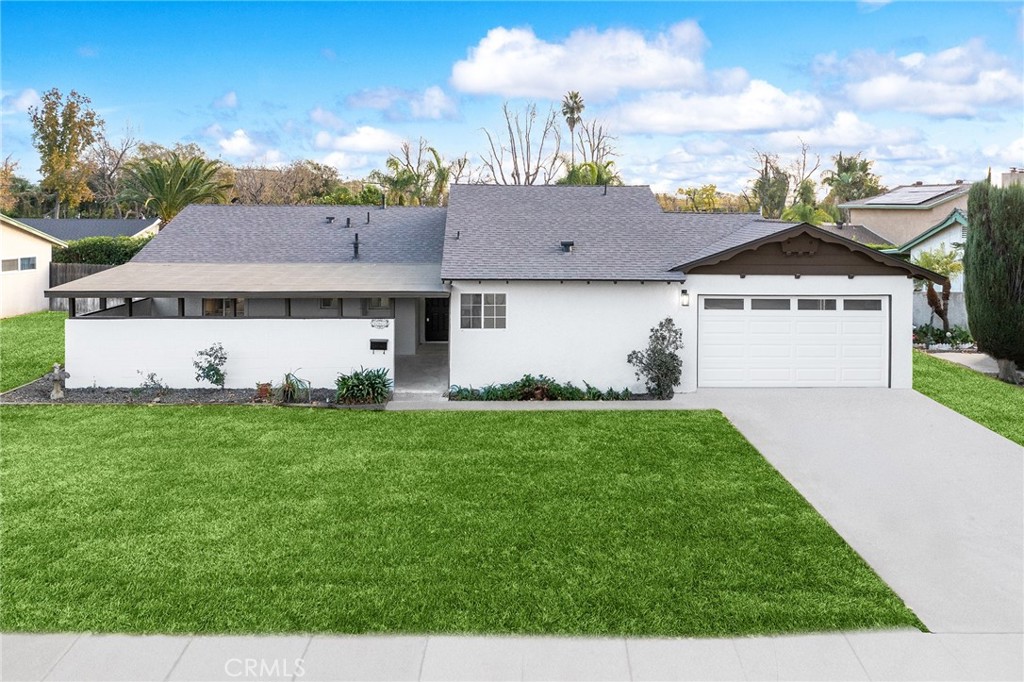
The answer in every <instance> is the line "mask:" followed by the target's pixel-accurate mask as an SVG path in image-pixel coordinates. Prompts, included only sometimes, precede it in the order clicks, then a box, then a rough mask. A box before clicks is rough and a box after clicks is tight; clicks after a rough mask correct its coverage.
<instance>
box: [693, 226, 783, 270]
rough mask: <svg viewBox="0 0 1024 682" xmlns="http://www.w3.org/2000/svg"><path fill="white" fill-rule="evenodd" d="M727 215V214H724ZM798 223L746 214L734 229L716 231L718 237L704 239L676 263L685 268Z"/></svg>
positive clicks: (708, 233) (695, 241) (695, 240)
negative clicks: (744, 220) (711, 239)
mask: <svg viewBox="0 0 1024 682" xmlns="http://www.w3.org/2000/svg"><path fill="white" fill-rule="evenodd" d="M726 215H728V214H726ZM796 225H799V223H787V222H783V221H780V220H765V219H763V218H761V217H759V216H749V215H748V216H747V217H746V222H745V223H743V224H738V225H736V226H735V227H734V229H730V230H728V231H722V232H719V233H718V239H715V240H713V241H710V242H709V241H708V240H707V239H706V238H705V240H704V242H703V243H704V246H702V247H700V248H697V249H695V250H693V251H691V252H690V253H688V254H687V255H686V257H685V258H684V259H683V260H682V261H680V262H679V263H676V265H677V266H682V267H683V269H684V270H685V266H686V265H687V264H689V263H693V262H695V261H698V260H701V259H703V258H707V257H708V256H713V255H715V254H716V253H721V252H722V251H728V250H729V249H732V248H735V247H737V246H742V245H743V244H747V243H749V242H753V241H757V240H758V239H762V238H764V237H767V236H769V235H773V234H775V233H776V232H781V231H783V230H788V229H789V228H791V227H795V226H796ZM711 234H712V233H711V232H710V231H709V232H706V233H705V237H710V236H711ZM693 243H695V244H696V243H699V242H698V241H697V239H694V240H693Z"/></svg>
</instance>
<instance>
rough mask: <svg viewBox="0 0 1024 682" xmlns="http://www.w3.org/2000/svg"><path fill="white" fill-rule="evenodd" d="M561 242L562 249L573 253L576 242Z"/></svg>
mask: <svg viewBox="0 0 1024 682" xmlns="http://www.w3.org/2000/svg"><path fill="white" fill-rule="evenodd" d="M559 243H560V244H561V245H562V251H564V252H565V253H572V250H573V248H575V246H576V242H573V241H563V242H559Z"/></svg>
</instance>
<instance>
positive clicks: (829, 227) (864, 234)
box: [818, 223, 892, 244]
mask: <svg viewBox="0 0 1024 682" xmlns="http://www.w3.org/2000/svg"><path fill="white" fill-rule="evenodd" d="M818 227H820V228H821V229H823V230H825V231H826V232H831V233H832V234H837V235H839V236H840V237H846V238H847V239H851V240H853V241H855V242H860V243H861V244H892V242H890V241H889V240H888V239H886V238H885V237H883V236H882V235H880V234H878V233H877V232H874V231H872V230H869V229H868V228H866V227H864V226H863V225H852V224H850V223H843V225H842V227H840V226H839V225H836V224H835V223H822V224H821V225H818Z"/></svg>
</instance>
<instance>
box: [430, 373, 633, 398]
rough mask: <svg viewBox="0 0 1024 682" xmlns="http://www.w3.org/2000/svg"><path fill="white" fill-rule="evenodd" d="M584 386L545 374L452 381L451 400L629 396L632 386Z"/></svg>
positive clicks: (449, 393) (585, 384) (586, 384)
mask: <svg viewBox="0 0 1024 682" xmlns="http://www.w3.org/2000/svg"><path fill="white" fill-rule="evenodd" d="M583 385H584V387H585V388H580V387H579V386H575V385H573V383H572V382H571V381H567V382H566V383H564V384H560V383H558V382H557V381H555V380H554V379H552V378H551V377H546V376H544V375H543V374H541V375H540V376H536V377H535V376H533V375H532V374H525V375H523V378H522V379H519V380H518V381H512V382H509V383H507V384H489V385H487V386H484V387H483V388H473V387H471V386H470V387H464V386H456V385H452V386H451V388H449V389H448V399H449V400H629V399H630V398H631V397H632V394H631V393H630V392H629V389H623V390H621V391H616V390H615V389H613V388H609V389H608V390H607V391H601V389H599V388H596V387H594V386H591V385H590V384H588V383H587V382H585V381H584V382H583Z"/></svg>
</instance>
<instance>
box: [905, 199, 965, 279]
mask: <svg viewBox="0 0 1024 682" xmlns="http://www.w3.org/2000/svg"><path fill="white" fill-rule="evenodd" d="M966 242H967V212H966V211H964V210H961V209H959V208H954V209H953V210H952V211H950V213H949V215H947V216H946V217H945V218H943V219H942V220H940V221H939V222H937V223H936V224H934V225H932V226H931V227H930V228H928V229H927V230H925V231H924V232H922V233H921V234H919V235H917V236H916V237H914V238H913V239H911V240H910V241H908V242H904V243H903V245H902V246H899V247H898V248H895V249H889V250H887V251H886V253H892V254H896V255H900V256H903V257H905V258H909V259H910V260H911V261H915V260H917V258H918V256H920V255H921V254H922V253H923V252H925V251H933V250H935V249H945V250H946V251H952V250H953V249H955V248H956V247H957V246H963V245H964V244H965V243H966ZM963 290H964V277H963V274H962V273H961V274H959V275H954V276H953V277H952V278H950V291H953V292H962V291H963Z"/></svg>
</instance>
